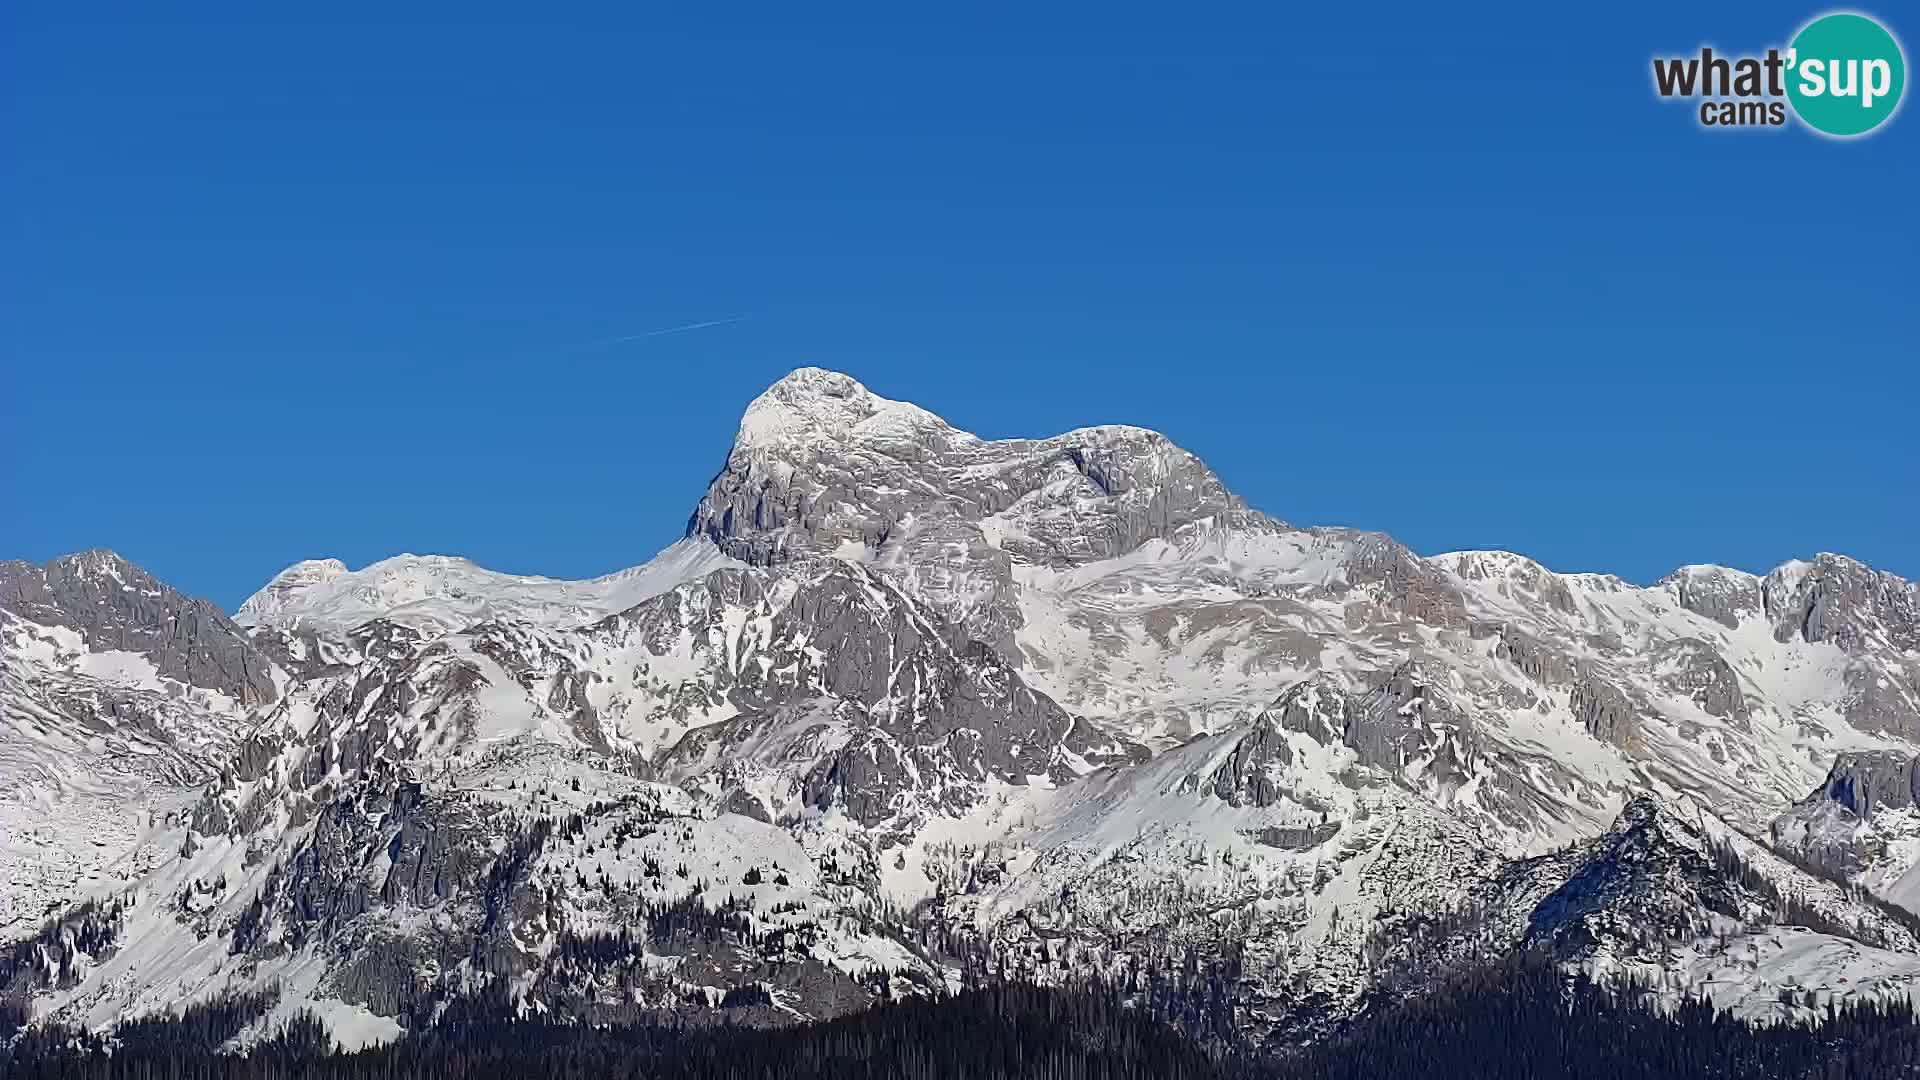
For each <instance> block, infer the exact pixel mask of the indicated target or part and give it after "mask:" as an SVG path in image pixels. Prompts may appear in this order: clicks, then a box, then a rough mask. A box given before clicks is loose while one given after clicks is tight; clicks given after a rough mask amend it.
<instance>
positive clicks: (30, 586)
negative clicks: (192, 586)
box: [0, 551, 277, 705]
mask: <svg viewBox="0 0 1920 1080" xmlns="http://www.w3.org/2000/svg"><path fill="white" fill-rule="evenodd" d="M0 608H4V609H6V610H8V611H11V612H13V613H14V614H16V615H19V616H20V617H21V618H23V619H26V620H28V621H30V622H36V623H39V624H41V625H43V626H64V627H67V628H69V629H72V630H75V631H78V632H79V633H80V634H81V635H82V636H83V637H84V638H86V640H87V644H88V645H89V647H91V648H92V649H93V650H94V651H96V652H99V651H108V650H122V651H125V652H131V653H138V654H140V655H141V656H144V657H146V658H147V660H148V661H150V662H151V663H152V664H153V666H154V667H155V668H156V669H157V670H158V671H159V673H160V674H161V675H162V676H165V677H167V678H171V679H177V680H179V681H180V682H183V683H186V684H188V685H191V686H198V687H202V688H205V689H208V690H213V691H216V692H218V693H222V694H225V695H227V696H228V697H230V698H232V699H234V700H235V701H237V702H239V703H240V704H242V705H256V704H261V703H263V702H269V701H272V700H273V699H274V697H275V695H276V693H277V691H276V689H275V686H274V680H273V664H272V662H271V661H270V660H268V659H267V657H266V656H265V655H264V654H263V653H261V652H260V650H259V649H257V648H255V647H254V645H253V642H252V641H250V640H249V639H248V638H247V635H246V632H245V631H243V630H241V629H240V627H238V626H236V625H235V624H234V622H233V620H231V619H229V618H227V616H226V614H225V613H223V612H222V611H221V610H220V609H219V608H218V607H215V606H214V605H213V604H212V603H209V602H208V601H205V600H199V599H195V598H193V597H188V596H184V595H182V594H180V593H178V592H176V591H174V590H173V589H171V588H169V587H168V586H166V585H164V584H162V583H161V582H160V581H158V580H157V579H155V578H154V577H153V575H151V574H149V573H147V572H146V571H145V570H142V569H140V568H139V567H137V566H135V565H133V564H132V563H129V562H127V561H126V560H125V559H122V558H121V557H120V556H118V555H115V554H114V553H113V552H110V551H85V552H81V553H80V554H78V555H65V556H62V557H60V558H58V559H55V560H53V561H52V562H49V563H47V564H46V565H44V566H35V565H33V564H32V563H25V562H18V561H14V562H0Z"/></svg>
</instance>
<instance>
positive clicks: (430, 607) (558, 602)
mask: <svg viewBox="0 0 1920 1080" xmlns="http://www.w3.org/2000/svg"><path fill="white" fill-rule="evenodd" d="M731 563H732V560H730V559H728V558H727V557H726V556H725V555H722V554H721V553H720V552H719V551H718V550H716V549H715V548H714V547H713V546H712V545H711V544H702V543H699V542H697V541H692V540H687V541H682V542H680V543H678V544H674V545H673V546H671V547H669V548H667V549H666V550H665V551H662V552H661V553H660V554H659V555H657V556H655V557H654V558H653V559H652V560H651V561H649V562H647V563H644V564H642V565H640V566H635V567H633V568H631V569H627V570H621V571H619V572H617V573H612V574H608V575H606V576H605V577H598V578H592V579H589V580H586V581H563V580H560V579H556V578H544V577H523V576H518V575H514V574H502V573H497V572H495V571H492V570H487V569H484V568H482V567H479V566H476V565H474V564H473V563H471V562H468V561H467V560H466V559H459V558H453V557H451V556H446V555H395V556H394V557H393V558H390V559H382V560H380V561H379V562H377V563H374V564H373V565H371V566H367V567H363V568H362V569H359V570H348V569H347V567H346V564H344V563H342V562H340V561H339V560H338V559H317V560H308V561H306V562H298V563H295V564H293V565H292V566H289V567H287V568H286V569H285V570H282V571H281V572H280V573H279V574H278V575H277V576H275V577H274V579H273V580H272V581H270V582H268V583H267V585H266V587H265V588H263V589H261V590H260V591H259V592H257V593H254V594H253V595H252V596H251V597H248V598H247V601H246V602H245V603H244V604H241V605H240V610H239V611H238V612H237V613H236V614H235V615H234V620H235V621H236V622H238V623H239V624H240V625H242V626H264V627H275V628H278V629H282V630H302V629H305V630H323V631H331V632H342V631H346V630H351V629H353V628H354V627H356V626H360V625H361V624H363V623H368V622H372V621H373V620H375V619H387V620H390V621H392V622H396V623H400V624H403V625H406V626H412V627H417V628H420V629H424V630H432V631H435V632H441V633H444V632H448V631H453V630H462V629H465V628H466V627H469V626H472V625H474V624H476V623H482V622H488V621H491V620H495V619H512V620H517V621H524V622H531V623H538V624H541V625H556V626H577V625H580V624H583V623H588V622H592V621H594V620H596V619H599V618H602V617H604V616H607V615H611V614H613V613H614V612H616V611H625V610H626V609H627V608H630V607H632V606H634V605H635V604H638V603H640V602H641V601H642V600H645V599H647V598H648V597H651V596H657V595H659V594H660V593H663V592H665V591H667V590H668V589H671V588H673V587H674V586H675V585H678V584H680V583H681V582H684V581H692V580H694V579H696V578H700V577H704V576H705V575H706V574H708V573H710V572H712V571H714V570H718V569H720V568H721V567H724V566H727V565H730V564H731Z"/></svg>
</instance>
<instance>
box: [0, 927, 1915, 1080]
mask: <svg viewBox="0 0 1920 1080" xmlns="http://www.w3.org/2000/svg"><path fill="white" fill-rule="evenodd" d="M1648 998H1649V995H1648V994H1646V993H1644V992H1643V991H1641V990H1640V989H1638V988H1634V987H1625V988H1607V987H1603V986H1600V985H1598V984H1596V983H1593V982H1591V981H1589V980H1586V979H1580V978H1574V979H1569V978H1568V977H1567V976H1565V975H1564V974H1563V973H1561V972H1559V971H1558V970H1556V969H1555V968H1554V967H1553V965H1551V964H1550V963H1548V962H1546V961H1544V960H1540V959H1537V958H1531V957H1528V958H1517V959H1513V960H1509V961H1505V962H1502V963H1499V964H1494V965H1488V966H1484V967H1481V968H1478V969H1475V970H1472V971H1469V972H1466V973H1463V974H1460V975H1456V976H1454V977H1452V978H1450V979H1448V980H1447V981H1446V982H1445V984H1444V985H1443V986H1441V987H1439V988H1437V989H1435V990H1433V991H1430V992H1426V993H1422V994H1419V995H1417V996H1412V997H1406V998H1401V999H1398V1000H1395V1001H1393V1002H1391V1003H1384V1002H1383V1003H1380V1004H1377V1005H1376V1006H1375V1007H1373V1008H1371V1009H1369V1010H1368V1011H1367V1012H1366V1014H1365V1015H1364V1016H1363V1017H1362V1018H1361V1019H1359V1020H1358V1021H1355V1022H1354V1023H1352V1024H1350V1025H1348V1026H1347V1027H1346V1028H1345V1029H1344V1030H1343V1031H1341V1032H1340V1033H1338V1034H1336V1035H1334V1036H1333V1037H1331V1038H1329V1039H1326V1040H1323V1041H1321V1042H1319V1043H1316V1044H1315V1045H1313V1046H1311V1047H1309V1048H1306V1049H1287V1048H1278V1049H1276V1050H1274V1051H1273V1052H1272V1053H1271V1054H1270V1055H1268V1056H1263V1057H1260V1058H1249V1057H1245V1056H1235V1057H1227V1058H1223V1057H1220V1056H1219V1055H1218V1054H1216V1053H1209V1052H1208V1051H1207V1050H1205V1049H1203V1047H1202V1045H1201V1044H1199V1043H1197V1042H1194V1041H1192V1040H1190V1039H1188V1038H1187V1037H1186V1036H1184V1035H1182V1034H1180V1033H1179V1032H1178V1031H1176V1030H1174V1029H1173V1028H1170V1027H1167V1026H1165V1025H1162V1024H1159V1023H1156V1022H1154V1021H1152V1020H1150V1019H1148V1018H1147V1017H1145V1016H1143V1015H1142V1014H1141V1013H1140V1012H1139V1011H1138V1010H1136V1009H1132V1008H1128V1007H1126V1006H1124V1005H1123V1004H1121V1001H1120V998H1119V997H1118V996H1117V995H1115V994H1113V993H1110V992H1086V991H1061V990H1042V989H1036V988H1032V987H1025V986H1001V987H989V988H983V989H978V990H969V991H967V992H965V993H962V994H960V995H957V996H955V997H952V998H947V999H944V1000H932V999H927V1000H915V1001H908V1002H901V1003H896V1004H890V1005H884V1006H881V1007H878V1008H875V1009H872V1010H869V1011H867V1012H863V1013H860V1014H857V1015H854V1016H848V1017H844V1018H841V1019H838V1020H834V1021H830V1022H827V1023H821V1024H812V1025H807V1026H802V1027H793V1028H784V1029H773V1030H766V1029H740V1028H714V1027H706V1028H682V1027H669V1026H659V1025H636V1026H624V1027H611V1028H586V1027H579V1026H570V1025H559V1024H549V1023H540V1022H527V1021H520V1020H512V1019H503V1018H501V1017H500V1016H499V1014H498V1013H496V1012H493V1011H492V1010H491V1009H487V1008H466V1009H456V1010H452V1011H451V1012H449V1014H448V1015H447V1016H446V1017H444V1018H443V1021H442V1023H441V1024H439V1025H437V1026H436V1027H434V1028H432V1029H430V1030H428V1031H425V1032H422V1033H420V1034H418V1035H415V1036H414V1037H412V1038H409V1039H406V1040H403V1041H401V1042H399V1043H396V1044H393V1045H391V1046H386V1047H380V1048H376V1049H372V1050H367V1051H362V1052H359V1053H353V1054H327V1053H325V1052H324V1051H323V1050H322V1048H321V1039H322V1036H321V1035H320V1033H319V1029H318V1027H317V1025H316V1024H315V1022H313V1021H312V1020H311V1018H309V1017H301V1018H297V1019H296V1021H295V1022H294V1023H292V1024H289V1025H286V1026H284V1027H282V1028H281V1029H279V1030H278V1033H277V1035H276V1036H275V1037H274V1038H272V1039H270V1040H268V1041H266V1042H264V1043H262V1044H259V1045H257V1046H256V1047H255V1048H254V1049H253V1050H252V1051H251V1052H250V1053H248V1054H247V1055H245V1056H237V1055H225V1056H222V1055H217V1054H215V1053H213V1049H214V1048H215V1046H216V1045H217V1043H216V1042H215V1040H218V1039H222V1038H225V1037H229V1036H230V1033H231V1032H232V1031H233V1030H234V1024H235V1021H236V1018H237V1017H239V1016H240V1015H241V1013H242V1012H243V1011H244V1009H245V1008H246V1007H247V1006H248V1005H249V1004H258V1003H257V1002H254V1003H250V1002H248V1001H245V1000H238V1001H234V1002H229V1003H226V1004H225V1005H223V1006H222V1007H220V1008H218V1009H214V1010H211V1011H207V1010H203V1011H201V1012H199V1013H195V1014H193V1015H192V1016H190V1017H183V1018H182V1021H183V1028H182V1030H181V1031H180V1032H178V1033H177V1035H174V1036H168V1035H166V1034H164V1033H163V1032H162V1031H161V1030H160V1029H159V1028H157V1027H156V1026H155V1025H156V1024H158V1023H159V1022H153V1023H150V1024H149V1025H148V1026H147V1027H146V1028H145V1029H143V1030H142V1033H141V1034H140V1035H139V1036H138V1037H136V1038H134V1039H129V1040H127V1041H125V1042H124V1043H123V1044H122V1045H121V1046H120V1047H119V1048H118V1049H117V1050H116V1051H115V1052H114V1053H112V1054H107V1053H105V1052H103V1051H102V1050H101V1049H100V1048H98V1047H97V1046H96V1047H94V1048H92V1049H75V1048H74V1047H73V1045H72V1044H71V1043H63V1042H62V1040H61V1039H59V1038H58V1037H49V1036H48V1035H46V1034H44V1033H43V1034H36V1035H32V1036H29V1037H27V1038H24V1039H21V1040H18V1041H16V1042H15V1044H14V1045H13V1047H12V1049H11V1051H10V1054H11V1058H10V1059H9V1058H8V1057H6V1056H0V1074H4V1075H6V1076H7V1077H8V1078H9V1080H12V1078H14V1077H18V1078H20V1080H41V1078H47V1080H51V1078H56V1077H57V1078H71V1080H109V1078H112V1080H305V1078H313V1080H322V1078H326V1080H335V1078H337V1080H376V1078H377V1080H443V1078H444V1080H454V1078H473V1080H494V1078H499V1080H536V1078H537V1080H586V1078H589V1077H591V1078H602V1077H609V1078H612V1077H632V1078H640V1077H647V1078H658V1080H763V1078H764V1080H775V1078H781V1080H787V1078H792V1080H815V1078H818V1080H826V1078H829V1077H832V1078H836V1080H869V1078H871V1080H879V1078H882V1077H886V1078H902V1080H936V1078H937V1080H997V1078H1013V1077H1023V1078H1026V1077H1031V1078H1046V1080H1055V1078H1058V1080H1101V1078H1111V1080H1132V1078H1145V1077H1159V1078H1168V1080H1256V1078H1257V1080H1348V1078H1351V1080H1392V1078H1398V1077H1409V1078H1420V1080H1443V1078H1451V1077H1477V1078H1479V1077H1484V1078H1490V1080H1503V1078H1513V1080H1521V1078H1525V1080H1551V1078H1570V1080H1583V1078H1595V1080H1623V1078H1625V1077H1635V1078H1641V1077H1645V1078H1651V1080H1664V1078H1676V1080H1677V1078H1682V1077H1684V1078H1688V1080H1697V1078H1705V1080H1714V1078H1721V1077H1725V1078H1732V1077H1742V1078H1749V1077H1751V1078H1759V1080H1768V1078H1783V1080H1784V1078H1809V1080H1812V1078H1818V1080H1842V1078H1845V1080H1877V1078H1881V1077H1913V1076H1920V1025H1916V1024H1915V1022H1914V1014H1913V1010H1912V1008H1911V1007H1910V1006H1909V1005H1907V1004H1906V1003H1904V1002H1902V1003H1900V1004H1897V1005H1864V1006H1859V1007H1839V1008H1833V1007H1829V1008H1827V1009H1825V1010H1823V1011H1822V1014H1821V1015H1820V1016H1819V1018H1818V1021H1817V1022H1802V1023H1780V1024H1773V1025H1761V1026H1754V1025H1750V1024H1746V1023H1743V1022H1740V1021H1738V1020H1735V1019H1733V1018H1732V1017H1730V1016H1728V1015H1727V1014H1725V1013H1716V1012H1715V1010H1714V1009H1713V1008H1712V1007H1710V1006H1709V1005H1706V1004H1704V1003H1699V1002H1693V1003H1688V1004H1685V1005H1683V1006H1681V1007H1680V1008H1678V1009H1677V1010H1674V1011H1671V1012H1662V1011H1659V1010H1656V1009H1654V1008H1652V1007H1651V1005H1650V1004H1648Z"/></svg>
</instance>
